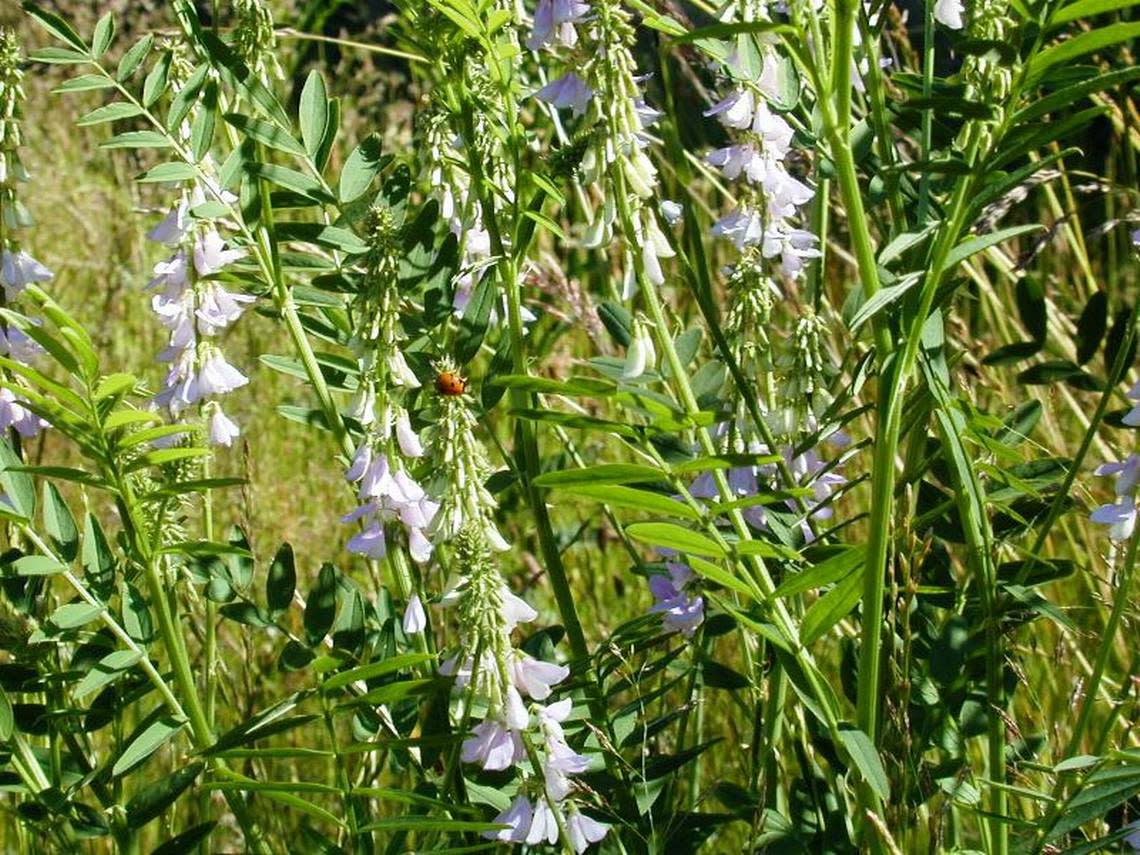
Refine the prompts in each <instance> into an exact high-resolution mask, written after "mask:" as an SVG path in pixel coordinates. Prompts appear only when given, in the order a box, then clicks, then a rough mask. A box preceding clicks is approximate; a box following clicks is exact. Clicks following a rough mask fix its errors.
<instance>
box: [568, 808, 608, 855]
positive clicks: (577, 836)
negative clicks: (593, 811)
mask: <svg viewBox="0 0 1140 855" xmlns="http://www.w3.org/2000/svg"><path fill="white" fill-rule="evenodd" d="M609 830H610V827H609V826H608V825H605V824H604V823H601V822H598V821H597V820H595V819H591V818H590V817H588V816H586V815H585V814H584V813H582V812H581V811H580V810H578V807H577V805H575V804H573V803H571V805H570V809H569V810H568V811H567V813H566V834H567V836H568V837H569V838H570V845H571V846H573V847H574V851H575V852H577V853H579V855H581V853H583V852H585V851H586V850H587V849H589V848H590V844H592V843H597V842H598V841H599V840H601V839H602V838H604V837H605V836H606V834H607V832H609Z"/></svg>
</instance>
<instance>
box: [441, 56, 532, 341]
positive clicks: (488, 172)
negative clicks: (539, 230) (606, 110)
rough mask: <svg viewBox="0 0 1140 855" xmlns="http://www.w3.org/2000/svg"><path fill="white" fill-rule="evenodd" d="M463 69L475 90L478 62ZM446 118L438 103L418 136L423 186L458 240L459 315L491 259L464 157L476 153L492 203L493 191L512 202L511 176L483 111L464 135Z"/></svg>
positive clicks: (528, 315) (455, 300) (525, 316)
mask: <svg viewBox="0 0 1140 855" xmlns="http://www.w3.org/2000/svg"><path fill="white" fill-rule="evenodd" d="M468 63H469V64H471V63H474V60H468ZM465 73H466V75H467V78H468V79H469V80H471V82H472V83H473V84H474V85H473V89H474V90H475V91H476V92H478V90H479V89H480V85H479V83H478V82H476V81H478V80H480V79H481V76H480V75H479V67H478V66H476V67H475V68H466V69H465ZM476 97H478V96H477V95H476ZM450 119H451V117H449V116H448V114H447V112H446V110H444V109H443V108H440V109H437V110H434V111H432V112H431V113H429V115H428V118H427V120H426V125H425V133H424V136H425V139H426V141H427V149H428V157H427V158H426V162H427V182H428V186H429V187H431V190H432V193H433V194H434V195H435V196H436V198H437V199H438V200H439V205H440V214H441V215H442V216H443V218H444V219H446V220H447V223H448V228H449V230H450V231H451V233H452V234H453V235H455V239H456V240H457V241H458V244H459V250H460V263H459V270H458V272H457V273H456V275H455V278H454V280H453V282H452V286H453V288H454V294H453V297H452V308H453V309H454V311H455V314H456V315H457V316H461V315H462V314H463V313H464V311H466V309H467V305H468V303H470V301H471V295H472V294H473V293H474V291H475V286H476V285H478V284H479V282H480V281H481V280H482V279H483V276H484V275H485V274H486V272H487V271H488V270H489V269H490V268H491V266H492V265H494V263H495V260H496V258H495V256H494V255H493V253H492V251H491V234H490V232H489V231H488V230H487V227H486V224H485V222H484V214H485V212H484V211H483V202H482V201H481V200H480V199H479V198H478V196H477V194H476V193H474V192H473V190H472V186H471V175H470V172H469V162H470V158H475V159H477V161H478V163H479V164H480V168H481V169H482V171H483V177H484V180H485V181H486V182H487V183H488V184H489V185H493V186H494V187H495V191H496V192H495V194H493V195H492V196H491V197H490V198H489V202H490V204H494V199H495V198H496V197H497V196H499V194H501V198H502V200H503V201H504V202H506V203H507V204H508V205H509V204H510V203H511V202H513V201H514V186H515V183H516V182H515V181H514V179H513V177H512V170H511V167H510V165H509V160H508V158H506V157H504V156H503V155H502V153H501V151H500V145H499V143H498V141H497V135H496V134H495V133H494V132H492V129H491V128H490V126H489V121H488V113H487V112H486V111H478V112H476V114H475V115H473V116H472V117H471V136H472V139H470V140H466V139H464V137H463V135H462V134H459V133H455V132H454V130H453V129H452V126H451V122H450ZM496 207H497V206H496ZM504 239H505V238H504ZM506 301H507V297H506V294H503V295H502V299H501V309H502V311H501V313H500V312H499V311H498V310H495V309H492V311H491V318H490V322H491V323H498V322H499V320H500V318H505V317H506V316H507V309H506V306H507V302H506ZM521 314H522V320H523V321H524V322H527V323H529V322H531V321H534V320H535V315H534V313H533V312H531V311H530V310H529V309H527V308H526V307H525V306H524V307H522V311H521Z"/></svg>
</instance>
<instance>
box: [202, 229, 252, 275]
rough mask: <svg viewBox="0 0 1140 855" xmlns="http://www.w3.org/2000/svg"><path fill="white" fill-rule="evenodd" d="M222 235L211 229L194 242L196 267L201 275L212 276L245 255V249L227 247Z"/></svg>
mask: <svg viewBox="0 0 1140 855" xmlns="http://www.w3.org/2000/svg"><path fill="white" fill-rule="evenodd" d="M225 245H226V244H225V241H224V240H222V236H221V235H219V234H218V233H217V232H216V231H214V230H213V229H211V230H210V231H208V232H206V233H205V234H203V235H201V236H200V237H199V238H198V239H197V240H196V241H195V242H194V269H195V270H197V271H198V275H199V276H211V275H213V274H214V273H217V272H218V271H219V270H221V269H222V268H223V267H225V266H226V265H228V264H231V263H232V262H234V261H237V260H238V259H239V258H244V257H245V250H244V249H226V248H225Z"/></svg>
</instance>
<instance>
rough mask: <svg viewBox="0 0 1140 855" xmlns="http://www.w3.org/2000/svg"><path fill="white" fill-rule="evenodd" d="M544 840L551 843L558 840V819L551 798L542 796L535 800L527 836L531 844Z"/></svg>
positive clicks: (527, 840)
mask: <svg viewBox="0 0 1140 855" xmlns="http://www.w3.org/2000/svg"><path fill="white" fill-rule="evenodd" d="M543 841H546V842H547V843H549V844H551V845H553V844H555V843H557V842H558V820H557V819H556V818H555V816H554V811H553V810H552V809H551V807H550V801H549V799H546V798H540V799H538V801H537V802H535V805H534V817H533V818H532V820H531V825H530V832H529V833H528V834H527V836H526V842H527V843H529V844H530V845H531V846H534V845H535V844H537V843H542V842H543Z"/></svg>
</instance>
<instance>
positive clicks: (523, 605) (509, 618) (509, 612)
mask: <svg viewBox="0 0 1140 855" xmlns="http://www.w3.org/2000/svg"><path fill="white" fill-rule="evenodd" d="M500 597H501V598H502V603H503V620H504V621H505V622H506V625H507V631H508V632H510V631H511V630H513V629H514V628H515V627H516V626H518V625H519V624H520V623H530V622H531V621H532V620H534V619H535V618H536V617H538V612H536V611H535V610H534V609H532V608H531V607H530V606H529V605H528V604H527V602H526V600H524V599H522V598H521V597H517V596H515V595H514V594H513V593H511V589H510V588H508V587H507V586H506V585H503V586H502V589H501V590H500Z"/></svg>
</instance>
